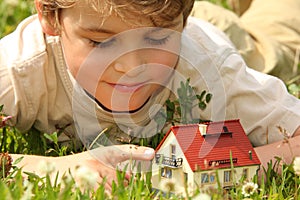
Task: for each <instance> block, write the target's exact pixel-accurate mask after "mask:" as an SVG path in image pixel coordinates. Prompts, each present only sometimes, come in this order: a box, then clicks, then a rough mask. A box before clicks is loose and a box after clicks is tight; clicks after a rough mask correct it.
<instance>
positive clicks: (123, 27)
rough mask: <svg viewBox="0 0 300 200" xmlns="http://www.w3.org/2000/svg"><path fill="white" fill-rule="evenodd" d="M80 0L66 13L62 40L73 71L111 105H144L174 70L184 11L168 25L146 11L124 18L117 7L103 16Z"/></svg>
mask: <svg viewBox="0 0 300 200" xmlns="http://www.w3.org/2000/svg"><path fill="white" fill-rule="evenodd" d="M78 2H79V3H78V4H76V5H75V6H74V7H73V8H69V9H63V11H62V13H61V24H62V32H61V41H62V44H63V49H64V54H65V58H66V62H67V64H68V67H69V70H70V72H71V73H72V75H73V76H74V77H75V78H76V80H77V81H78V82H79V83H80V85H81V86H82V87H83V88H84V89H85V90H87V91H88V92H89V93H90V94H92V95H93V96H95V97H96V99H97V100H98V101H99V102H100V103H101V104H102V105H103V106H105V107H106V108H108V109H110V110H113V111H130V110H131V111H132V110H136V109H138V108H140V107H141V106H142V105H143V104H144V103H145V102H146V101H147V99H148V98H149V97H150V96H151V95H152V94H154V93H155V92H156V91H159V89H160V88H162V87H163V86H164V85H165V84H166V82H167V81H168V79H169V77H170V76H171V75H172V73H173V69H174V67H175V65H176V63H177V61H178V54H179V50H180V40H181V38H180V33H181V32H182V30H183V19H182V16H181V17H178V18H177V19H174V21H173V22H172V24H170V27H168V29H163V28H158V27H153V25H152V23H151V21H150V19H148V18H146V17H144V16H133V15H131V16H130V17H128V18H126V17H125V18H120V17H118V16H117V15H115V14H114V13H112V15H110V16H107V17H105V18H102V17H101V14H100V13H97V12H96V11H94V10H93V9H92V8H91V7H90V6H88V5H86V3H84V2H85V1H78ZM134 20H135V21H134ZM151 26H152V27H151Z"/></svg>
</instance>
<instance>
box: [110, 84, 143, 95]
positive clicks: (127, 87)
mask: <svg viewBox="0 0 300 200" xmlns="http://www.w3.org/2000/svg"><path fill="white" fill-rule="evenodd" d="M109 85H110V86H111V87H113V88H114V89H115V90H117V91H119V92H122V93H133V92H135V91H136V90H138V89H139V88H141V87H143V86H144V85H145V83H144V82H143V83H134V84H120V83H109Z"/></svg>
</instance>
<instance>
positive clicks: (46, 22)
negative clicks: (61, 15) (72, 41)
mask: <svg viewBox="0 0 300 200" xmlns="http://www.w3.org/2000/svg"><path fill="white" fill-rule="evenodd" d="M35 7H36V10H37V14H38V18H39V20H40V24H41V26H42V29H43V32H44V33H46V34H48V35H52V36H57V35H59V34H58V31H57V30H56V28H55V27H54V26H53V24H54V23H50V22H51V21H54V20H55V19H54V15H52V16H51V15H50V16H47V15H44V14H43V4H42V3H41V2H40V0H35Z"/></svg>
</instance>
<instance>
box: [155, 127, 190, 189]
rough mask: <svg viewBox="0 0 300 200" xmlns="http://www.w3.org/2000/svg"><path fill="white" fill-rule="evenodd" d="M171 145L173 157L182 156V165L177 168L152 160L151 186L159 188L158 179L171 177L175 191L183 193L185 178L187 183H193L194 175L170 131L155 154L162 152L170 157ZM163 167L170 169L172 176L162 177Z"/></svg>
mask: <svg viewBox="0 0 300 200" xmlns="http://www.w3.org/2000/svg"><path fill="white" fill-rule="evenodd" d="M172 146H174V147H175V157H176V159H178V158H183V162H182V166H181V167H179V168H172V167H168V166H164V165H159V164H156V162H155V160H154V161H153V162H154V163H153V169H152V186H153V188H156V189H159V186H160V181H161V180H163V179H166V180H167V179H172V180H173V181H174V182H175V183H176V188H177V189H178V190H177V193H185V179H186V178H187V181H188V185H192V184H193V182H194V181H193V180H194V175H193V173H192V170H191V168H190V166H189V165H188V163H187V161H186V158H185V157H184V154H183V151H182V149H181V147H180V146H179V144H178V142H177V140H176V138H175V135H174V134H173V133H172V132H171V133H170V134H169V136H168V137H167V138H166V140H165V142H164V143H163V145H162V146H161V147H160V149H159V151H158V152H157V154H162V155H164V156H166V157H170V158H171V157H172ZM163 168H168V170H172V177H171V178H167V177H162V176H161V170H163Z"/></svg>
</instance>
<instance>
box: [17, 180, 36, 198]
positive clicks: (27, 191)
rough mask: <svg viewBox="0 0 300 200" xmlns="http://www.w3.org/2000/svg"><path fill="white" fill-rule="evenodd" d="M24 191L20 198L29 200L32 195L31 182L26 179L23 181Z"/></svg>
mask: <svg viewBox="0 0 300 200" xmlns="http://www.w3.org/2000/svg"><path fill="white" fill-rule="evenodd" d="M23 185H24V188H25V190H24V193H23V196H22V197H21V199H20V200H30V199H32V197H33V196H34V195H33V193H32V189H33V183H31V182H29V181H28V180H27V179H25V180H24V181H23Z"/></svg>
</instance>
